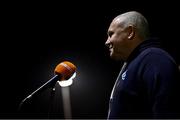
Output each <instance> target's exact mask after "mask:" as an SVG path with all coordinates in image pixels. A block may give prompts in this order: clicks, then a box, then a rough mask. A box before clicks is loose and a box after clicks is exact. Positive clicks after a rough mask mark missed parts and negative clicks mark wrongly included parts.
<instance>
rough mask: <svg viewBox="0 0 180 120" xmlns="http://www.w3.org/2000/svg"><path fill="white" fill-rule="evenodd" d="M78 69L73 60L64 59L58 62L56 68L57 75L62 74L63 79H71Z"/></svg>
mask: <svg viewBox="0 0 180 120" xmlns="http://www.w3.org/2000/svg"><path fill="white" fill-rule="evenodd" d="M75 71H76V66H75V65H74V64H72V63H71V62H68V61H64V62H61V63H60V64H58V65H57V66H56V68H55V70H54V73H55V74H56V75H60V76H61V80H67V79H69V78H70V77H71V76H72V75H73V74H74V72H75Z"/></svg>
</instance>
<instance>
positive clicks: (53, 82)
mask: <svg viewBox="0 0 180 120" xmlns="http://www.w3.org/2000/svg"><path fill="white" fill-rule="evenodd" d="M59 79H60V76H59V75H55V76H54V77H53V78H51V79H50V80H49V81H47V82H46V83H45V84H43V85H42V86H40V87H39V88H38V89H37V90H35V91H34V92H32V93H31V94H30V95H28V96H27V97H26V98H24V99H23V100H22V101H21V103H20V104H19V107H18V111H20V110H21V107H22V105H23V104H24V102H25V101H26V100H28V99H30V98H31V97H32V96H33V95H35V94H37V93H40V92H42V91H43V90H45V89H46V88H48V87H51V88H52V94H54V92H55V88H54V87H55V84H56V82H57V81H58V80H59ZM51 96H54V95H51Z"/></svg>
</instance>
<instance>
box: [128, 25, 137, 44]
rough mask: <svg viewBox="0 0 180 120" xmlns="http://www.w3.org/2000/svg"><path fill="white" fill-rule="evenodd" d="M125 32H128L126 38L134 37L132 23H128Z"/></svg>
mask: <svg viewBox="0 0 180 120" xmlns="http://www.w3.org/2000/svg"><path fill="white" fill-rule="evenodd" d="M127 32H128V39H129V40H131V39H133V38H134V36H135V28H134V26H133V25H129V26H128V27H127Z"/></svg>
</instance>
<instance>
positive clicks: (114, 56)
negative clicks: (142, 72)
mask: <svg viewBox="0 0 180 120" xmlns="http://www.w3.org/2000/svg"><path fill="white" fill-rule="evenodd" d="M110 57H111V59H113V60H116V61H120V60H123V59H122V58H121V57H120V56H117V55H114V54H110Z"/></svg>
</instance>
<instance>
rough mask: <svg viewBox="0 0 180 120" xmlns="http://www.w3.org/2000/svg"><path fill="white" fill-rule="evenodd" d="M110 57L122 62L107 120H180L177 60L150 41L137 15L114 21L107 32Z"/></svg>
mask: <svg viewBox="0 0 180 120" xmlns="http://www.w3.org/2000/svg"><path fill="white" fill-rule="evenodd" d="M105 44H106V46H108V47H109V51H110V57H111V58H113V59H115V60H123V61H124V65H123V67H122V68H121V71H120V73H119V76H118V78H117V80H116V82H115V85H114V88H113V90H112V93H111V97H110V103H109V113H108V119H113V118H180V112H179V103H180V99H179V92H180V89H179V88H180V81H179V80H180V79H179V70H178V66H177V64H176V63H175V61H174V59H173V58H172V57H171V56H170V55H169V54H168V53H167V52H166V51H164V50H163V49H162V48H160V44H159V41H158V40H157V39H155V38H150V33H149V27H148V22H147V20H146V18H145V17H144V16H143V15H142V14H141V13H139V12H137V11H130V12H126V13H123V14H121V15H119V16H117V17H115V18H114V19H113V21H112V23H111V24H110V26H109V29H108V39H107V41H106V43H105Z"/></svg>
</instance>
